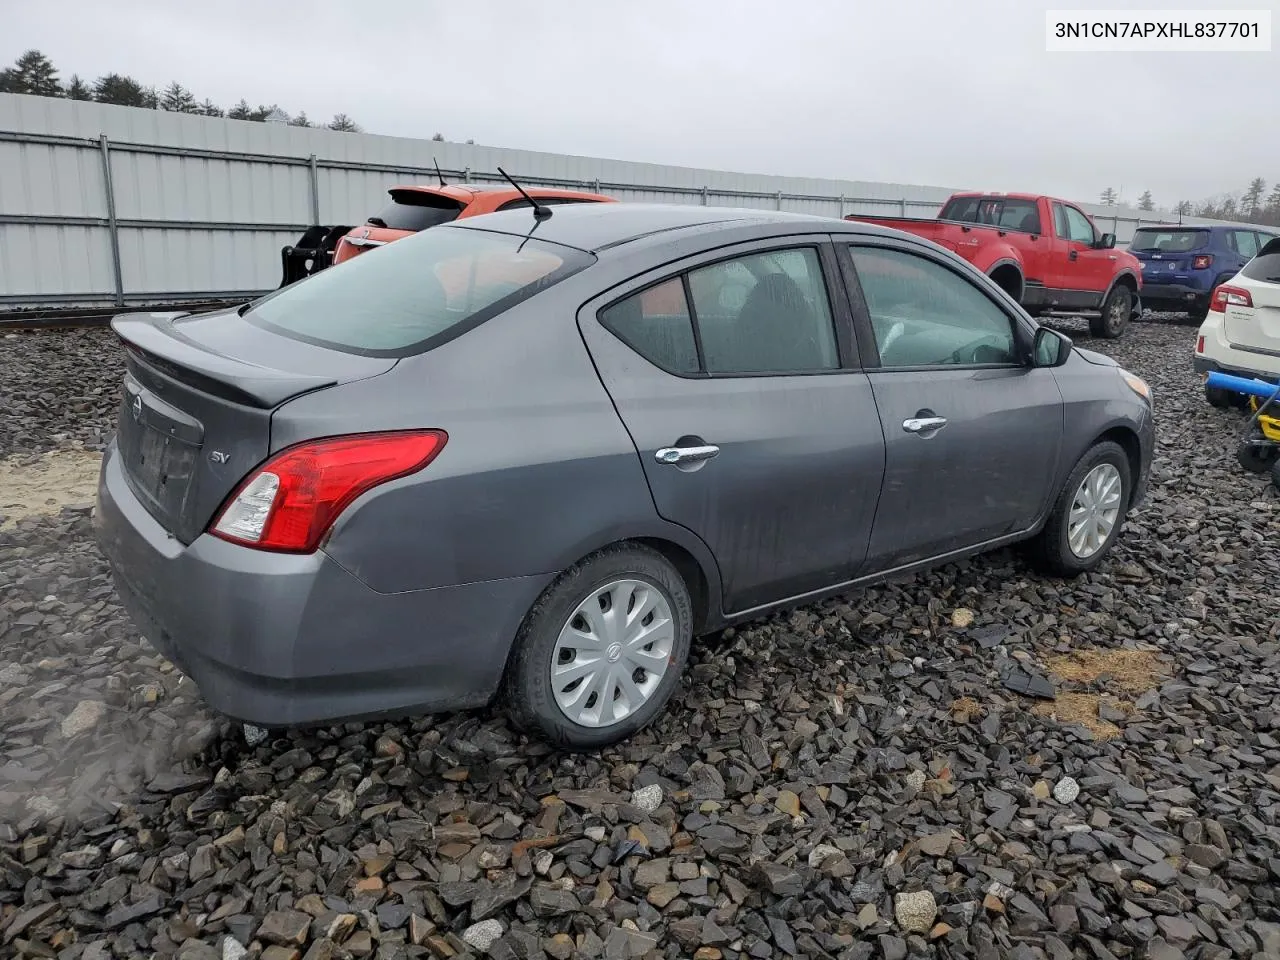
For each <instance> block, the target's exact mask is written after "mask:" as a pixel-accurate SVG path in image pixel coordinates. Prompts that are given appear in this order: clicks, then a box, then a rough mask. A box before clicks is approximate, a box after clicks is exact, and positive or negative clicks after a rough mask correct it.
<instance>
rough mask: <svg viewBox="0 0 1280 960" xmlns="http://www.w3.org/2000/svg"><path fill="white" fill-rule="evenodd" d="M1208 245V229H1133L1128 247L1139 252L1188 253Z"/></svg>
mask: <svg viewBox="0 0 1280 960" xmlns="http://www.w3.org/2000/svg"><path fill="white" fill-rule="evenodd" d="M1208 245H1209V231H1208V230H1148V229H1145V228H1143V229H1141V230H1135V231H1134V234H1133V240H1131V241H1130V242H1129V249H1130V250H1136V251H1138V252H1140V253H1190V252H1191V251H1192V250H1199V249H1200V248H1201V247H1206V246H1208Z"/></svg>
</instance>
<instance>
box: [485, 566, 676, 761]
mask: <svg viewBox="0 0 1280 960" xmlns="http://www.w3.org/2000/svg"><path fill="white" fill-rule="evenodd" d="M625 583H630V584H633V586H617V585H619V584H625ZM611 586H613V587H614V588H615V589H616V590H617V591H618V592H617V593H616V594H611V596H630V597H631V602H632V603H635V602H641V601H640V600H637V599H636V598H637V597H639V596H640V595H641V591H642V590H644V589H648V590H652V591H654V594H652V597H653V598H655V599H656V601H657V602H658V608H659V610H662V609H664V607H663V604H665V610H667V611H669V613H670V617H669V619H670V621H671V631H670V634H669V643H668V644H662V643H661V640H663V639H667V635H666V634H662V636H661V637H660V646H659V647H658V648H655V649H646V648H640V647H637V648H634V653H633V656H634V657H635V658H636V659H643V658H644V657H645V656H646V655H648V656H652V655H653V653H655V652H657V653H658V654H659V655H661V653H666V654H667V660H666V666H665V668H664V672H663V673H662V674H661V676H660V678H658V680H657V683H656V684H655V685H653V687H652V689H645V688H644V687H643V684H644V682H645V680H651V679H653V678H652V676H651V675H648V674H646V673H643V672H642V671H634V672H633V673H632V674H631V675H629V676H630V680H631V685H632V688H633V695H634V694H636V693H640V694H647V695H646V696H644V697H643V698H642V699H641V698H639V697H637V698H636V702H635V703H634V704H630V705H624V704H623V703H622V701H623V700H624V697H625V695H624V694H623V693H622V684H623V681H621V680H616V681H615V677H616V675H615V674H613V673H612V672H606V673H605V674H603V675H601V674H600V673H599V671H596V672H593V673H591V674H589V675H587V676H586V677H585V678H577V679H575V680H573V682H572V683H569V684H563V685H560V686H561V689H566V690H569V692H568V693H566V696H571V695H572V692H573V691H577V692H579V693H582V694H584V696H585V699H583V700H582V701H581V703H580V704H577V705H574V706H573V707H572V708H562V707H561V705H560V703H559V702H558V701H557V698H556V687H557V684H556V683H554V682H553V679H552V668H553V666H554V665H555V664H556V662H557V661H560V662H561V663H563V664H564V665H565V666H569V665H571V664H572V663H573V662H574V661H575V660H576V659H577V658H578V657H580V656H581V654H582V650H581V648H574V650H573V652H572V657H573V659H570V660H567V661H566V660H564V659H563V658H565V657H567V656H569V650H568V649H567V648H566V647H565V646H564V645H561V646H560V647H559V648H558V646H557V645H558V643H559V641H560V638H561V634H562V631H566V632H567V631H569V630H570V628H571V625H572V623H573V621H575V620H578V621H579V624H580V626H581V625H585V624H586V620H585V618H584V619H579V617H578V615H577V611H578V609H579V606H580V605H584V604H585V603H586V602H587V601H589V600H591V599H592V598H593V597H596V596H597V595H598V594H599V593H600V592H601V591H603V590H606V589H609V588H610V587H611ZM628 590H632V591H634V592H633V593H630V594H628V593H627V591H628ZM597 609H600V608H597ZM608 613H609V611H608V610H602V614H603V616H605V617H607V616H608ZM651 615H652V614H651ZM663 619H667V618H666V617H663ZM606 623H607V621H599V622H598V625H600V626H601V630H599V631H597V630H589V631H588V633H589V634H595V633H598V632H603V633H605V634H606V636H605V639H606V640H607V639H610V638H611V637H612V636H614V635H612V634H609V633H608V630H607V627H606V626H605V624H606ZM582 633H583V631H581V630H579V632H578V634H577V635H582ZM571 636H573V635H569V636H567V637H566V639H570V637H571ZM692 639H693V603H692V601H691V599H690V596H689V588H688V586H687V585H686V584H685V582H684V580H683V579H682V578H681V576H680V574H679V572H678V571H677V570H676V569H675V567H673V566H672V565H671V563H670V562H668V560H667V559H666V558H665V557H663V556H662V554H660V553H658V552H657V551H655V550H651V549H649V548H648V547H642V546H639V545H636V544H617V545H614V546H611V547H606V548H605V549H603V550H601V551H599V552H598V553H595V554H592V555H591V556H589V557H587V558H586V559H585V560H582V561H580V562H579V563H577V564H575V565H574V566H572V567H570V568H569V569H568V570H566V571H565V572H564V573H562V574H561V575H560V576H559V577H557V578H556V580H555V581H554V582H553V583H552V584H551V586H549V587H547V589H546V590H545V591H544V592H543V594H542V596H541V597H539V598H538V600H537V602H536V603H535V604H534V605H533V608H532V609H531V610H530V611H529V614H528V615H527V616H526V617H525V621H524V623H523V624H522V625H521V627H520V630H519V632H518V633H517V635H516V641H515V646H514V649H513V652H512V657H511V660H510V662H509V663H508V667H507V672H506V676H505V677H504V682H503V693H504V699H505V701H506V704H505V705H506V708H507V712H508V714H509V715H510V717H511V719H512V721H513V722H514V723H515V725H516V726H518V727H520V728H521V729H523V730H525V731H526V732H528V733H531V734H537V735H540V736H541V737H542V738H543V739H545V740H547V741H548V742H550V743H552V744H554V745H555V746H558V747H566V748H569V749H571V750H596V749H599V748H601V747H607V746H610V745H612V744H615V743H620V742H621V741H623V740H626V739H627V738H629V737H631V736H633V735H634V734H635V733H636V732H638V731H639V730H641V729H642V728H643V727H645V726H646V725H648V723H649V722H650V721H652V720H653V719H654V718H655V717H656V716H658V714H659V713H661V712H662V710H663V709H664V708H665V706H666V704H667V701H668V700H670V699H671V694H672V692H673V691H674V690H675V688H676V685H677V684H678V683H679V682H680V675H681V674H682V673H683V672H684V667H685V663H686V662H687V661H688V659H689V647H690V645H691V643H692ZM602 646H603V645H602ZM646 646H647V647H652V644H649V645H646ZM663 646H665V647H666V649H662V647H663ZM613 647H617V648H618V649H617V650H616V651H615V650H613V649H612V648H613ZM610 654H613V655H614V656H615V657H616V656H621V657H622V658H623V659H621V660H616V659H615V660H611V659H609V657H610ZM626 657H627V650H626V649H625V648H624V647H623V646H622V645H621V644H619V643H617V642H613V643H611V644H609V646H603V649H602V650H601V654H600V657H599V660H600V661H603V662H602V664H601V665H602V667H604V669H605V670H606V671H611V670H612V669H613V667H612V664H613V663H615V662H616V663H626V662H627V660H626ZM584 665H585V664H584ZM637 676H641V677H643V679H641V680H639V681H637V680H636V679H635V678H636V677H637ZM596 677H598V678H599V679H600V681H602V684H603V683H607V684H608V689H609V690H610V691H612V692H611V695H610V703H611V704H615V705H617V707H618V708H620V709H626V711H627V712H626V715H625V716H623V717H621V718H620V719H616V720H614V722H611V723H605V722H604V721H605V720H606V719H607V718H606V717H604V716H602V712H603V708H602V707H601V705H600V704H601V700H602V697H601V695H600V693H599V691H600V690H601V689H602V688H603V687H602V686H598V687H596V692H595V699H594V701H593V700H592V697H591V696H589V695H586V694H588V692H589V691H588V689H587V684H589V683H590V682H591V680H592V679H593V678H596ZM575 684H576V686H575ZM569 688H571V689H569ZM593 704H594V706H593ZM570 709H572V710H573V712H574V713H576V714H577V716H576V717H575V716H573V715H571V714H570V712H569V710H570ZM593 710H594V713H595V714H596V716H595V717H594V720H595V723H594V724H593V723H589V722H588V723H584V722H580V721H581V720H582V719H583V717H584V716H587V715H588V714H590V713H592V712H593Z"/></svg>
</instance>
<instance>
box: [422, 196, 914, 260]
mask: <svg viewBox="0 0 1280 960" xmlns="http://www.w3.org/2000/svg"><path fill="white" fill-rule="evenodd" d="M749 224H760V225H768V224H776V225H777V226H779V227H791V228H792V229H789V230H780V231H779V232H780V233H803V232H820V233H827V232H830V233H860V234H874V235H877V236H898V235H899V234H898V232H897V231H893V230H887V229H885V228H883V227H878V226H876V225H874V224H866V223H855V222H851V221H847V220H840V219H837V218H835V217H820V216H814V215H812V214H806V213H784V212H782V211H774V210H751V209H738V208H733V207H703V206H694V205H683V204H673V203H607V204H606V203H601V204H574V205H570V206H563V207H556V208H555V209H554V210H553V212H552V215H551V217H550V218H548V219H546V220H543V221H542V222H540V223H539V222H538V221H536V220H535V219H534V217H533V214H532V212H531V211H530V210H529V208H528V207H522V208H520V209H518V210H506V211H501V212H498V213H488V214H485V215H484V216H483V217H471V218H469V219H466V220H455V221H452V222H451V223H447V224H441V225H440V226H439V227H435V228H433V229H437V230H443V229H454V230H489V231H494V232H498V233H510V234H515V235H521V236H522V235H525V234H529V233H530V228H534V227H535V225H536V229H533V231H532V235H533V236H534V237H537V238H538V239H541V240H547V241H550V242H552V243H559V244H562V245H564V246H568V247H575V248H577V249H579V250H585V251H587V252H589V253H598V252H600V251H601V250H607V249H609V248H611V247H617V246H620V245H622V244H625V243H630V242H631V241H634V240H639V239H640V238H642V237H649V236H653V235H654V234H658V233H667V232H671V231H677V230H678V231H682V232H688V231H698V232H714V231H719V230H723V229H727V228H730V227H735V226H747V225H749Z"/></svg>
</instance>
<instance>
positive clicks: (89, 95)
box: [0, 50, 443, 139]
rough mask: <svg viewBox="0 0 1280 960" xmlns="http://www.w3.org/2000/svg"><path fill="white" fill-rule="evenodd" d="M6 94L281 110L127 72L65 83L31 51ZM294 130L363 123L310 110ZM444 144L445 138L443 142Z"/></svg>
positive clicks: (237, 112) (6, 77)
mask: <svg viewBox="0 0 1280 960" xmlns="http://www.w3.org/2000/svg"><path fill="white" fill-rule="evenodd" d="M0 93H27V94H32V95H33V96H37V97H61V98H63V99H66V100H92V101H94V102H95V103H114V104H117V105H118V106H122V107H149V108H150V109H152V110H167V111H169V112H170V113H190V114H195V115H197V116H203V117H230V118H231V119H232V120H258V121H265V120H266V119H267V117H269V116H271V115H272V114H273V113H274V112H275V111H276V110H280V108H279V107H278V106H277V105H276V104H272V105H271V106H266V105H263V104H259V105H258V106H256V107H251V106H250V105H249V101H247V100H244V99H241V101H240V102H239V103H237V104H236V105H235V106H233V107H230V108H229V109H226V110H224V109H223V108H222V107H220V106H218V105H217V104H216V103H214V102H213V101H212V100H209V99H207V98H206V99H205V100H203V101H201V100H198V99H197V98H196V95H195V94H194V93H192V92H191V91H190V90H188V89H187V88H186V87H184V86H183V85H182V84H180V83H178V82H177V81H174V82H173V83H170V84H169V85H168V86H167V87H165V88H164V89H163V90H159V89H157V88H156V87H152V86H145V85H144V84H142V83H140V82H139V81H137V80H135V79H134V78H133V77H131V76H128V75H127V74H121V73H108V74H105V75H103V76H101V77H99V78H98V79H97V80H94V81H93V82H92V83H90V82H88V81H86V80H85V79H84V78H82V77H81V76H80V75H79V74H74V73H73V74H72V75H71V76H70V78H68V79H67V80H66V81H65V82H63V81H62V80H61V79H60V78H59V76H58V70H57V68H56V67H55V66H54V65H53V61H51V60H50V59H49V58H48V57H47V56H45V55H44V54H43V53H41V52H40V51H39V50H28V51H27V52H26V53H24V54H23V55H22V56H20V57H19V58H18V59H17V61H16V62H15V63H14V64H13V66H11V67H6V68H5V69H3V70H0ZM280 112H281V113H282V114H284V116H285V118H286V120H287V122H288V123H289V125H290V126H294V127H320V126H323V127H327V128H328V129H330V130H338V131H341V132H343V133H362V132H363V131H362V130H361V129H360V126H359V124H357V123H356V122H355V121H354V120H352V119H351V118H350V117H349V116H347V115H346V114H345V113H338V114H334V117H333V119H332V120H330V121H329V122H328V123H324V124H318V123H313V122H312V121H311V120H310V119H308V118H307V113H306V111H305V110H301V111H299V112H298V113H297V114H290V113H289V112H288V111H286V110H280ZM441 139H443V138H441Z"/></svg>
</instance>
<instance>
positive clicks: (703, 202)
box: [702, 187, 707, 207]
mask: <svg viewBox="0 0 1280 960" xmlns="http://www.w3.org/2000/svg"><path fill="white" fill-rule="evenodd" d="M702 205H703V206H704V207H705V206H706V205H707V188H706V187H703V188H702Z"/></svg>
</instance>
